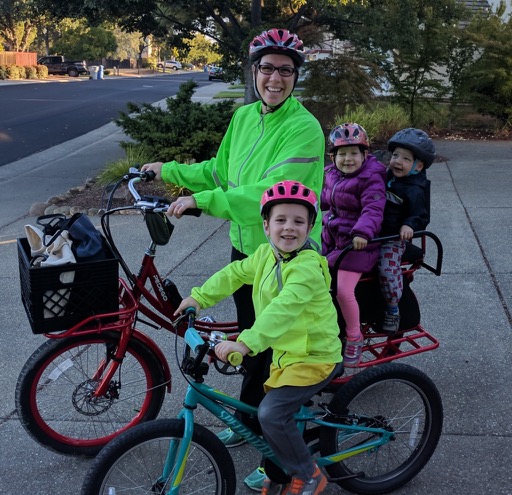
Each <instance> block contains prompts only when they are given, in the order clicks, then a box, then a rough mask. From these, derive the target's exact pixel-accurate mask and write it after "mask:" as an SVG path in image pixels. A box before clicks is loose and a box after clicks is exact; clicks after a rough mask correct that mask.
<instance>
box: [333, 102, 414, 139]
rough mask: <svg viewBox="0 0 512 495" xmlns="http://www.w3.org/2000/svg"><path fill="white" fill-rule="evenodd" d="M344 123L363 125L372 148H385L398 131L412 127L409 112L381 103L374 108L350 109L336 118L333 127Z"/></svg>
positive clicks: (393, 105)
mask: <svg viewBox="0 0 512 495" xmlns="http://www.w3.org/2000/svg"><path fill="white" fill-rule="evenodd" d="M343 122H357V123H358V124H360V125H362V126H363V127H364V128H365V130H366V132H367V133H368V137H369V138H370V140H371V143H372V147H374V146H376V147H382V146H385V144H386V143H387V141H388V139H389V138H390V137H391V136H392V135H393V134H394V133H395V132H396V131H398V130H400V129H403V128H404V127H409V126H410V121H409V116H408V114H407V112H406V111H405V110H404V109H403V108H402V107H400V106H398V105H395V104H390V103H379V104H378V105H376V106H375V107H373V108H372V107H367V106H364V105H358V106H357V107H355V108H354V109H348V110H347V112H345V113H343V114H341V115H337V116H336V117H335V118H334V123H333V127H334V126H336V125H339V124H342V123H343Z"/></svg>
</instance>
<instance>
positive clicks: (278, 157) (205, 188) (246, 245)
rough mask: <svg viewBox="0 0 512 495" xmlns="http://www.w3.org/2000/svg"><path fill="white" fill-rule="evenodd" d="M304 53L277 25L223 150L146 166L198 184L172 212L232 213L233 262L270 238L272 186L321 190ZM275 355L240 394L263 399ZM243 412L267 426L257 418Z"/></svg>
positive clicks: (247, 308)
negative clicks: (304, 96) (267, 195)
mask: <svg viewBox="0 0 512 495" xmlns="http://www.w3.org/2000/svg"><path fill="white" fill-rule="evenodd" d="M304 60H305V54H304V47H303V44H302V41H301V40H300V39H299V38H298V37H297V35H295V34H292V33H290V32H288V31H287V30H286V29H270V30H268V31H264V32H263V33H261V34H260V35H258V36H256V37H255V38H254V39H253V40H252V42H251V43H250V46H249V61H250V63H252V71H253V77H254V87H255V91H256V95H257V96H258V97H259V99H260V101H258V102H256V103H252V104H250V105H245V106H243V107H241V108H239V109H238V110H236V112H235V113H234V115H233V118H232V120H231V123H230V125H229V128H228V130H227V132H226V134H225V136H224V138H223V140H222V143H221V145H220V147H219V150H218V153H217V156H216V157H214V158H212V159H210V160H207V161H204V162H201V163H195V164H193V165H186V164H180V163H178V162H176V161H171V162H168V163H164V164H162V163H151V164H146V165H144V166H143V167H142V170H152V171H154V172H155V173H156V175H157V178H161V179H162V180H163V181H164V182H170V183H174V184H177V185H179V186H183V187H186V188H188V189H190V190H191V191H193V194H192V196H183V197H180V198H178V199H177V200H176V201H175V202H173V203H172V204H171V206H170V208H169V211H168V214H170V215H174V216H176V217H177V218H180V217H181V214H182V213H183V212H184V211H185V210H186V209H188V208H200V209H201V210H203V211H204V212H205V213H207V214H208V215H212V216H214V217H218V218H225V219H227V220H230V222H231V227H230V239H231V244H232V251H231V260H232V261H235V260H241V259H244V258H246V257H247V256H248V255H251V254H253V253H254V252H255V251H256V250H257V248H258V246H260V245H261V244H262V243H264V242H265V241H266V239H265V235H264V233H263V230H262V228H261V220H260V218H259V216H258V211H259V201H260V198H261V195H262V194H263V192H264V191H265V190H267V189H268V188H269V187H271V186H272V185H273V184H275V183H276V182H279V181H282V180H286V179H293V180H297V181H300V182H302V183H303V184H305V185H306V186H307V187H309V188H310V189H312V190H313V191H314V192H315V193H316V194H317V195H319V194H320V191H321V188H322V182H323V168H324V152H325V149H324V135H323V132H322V128H321V126H320V124H319V122H318V121H317V120H316V118H315V117H314V116H313V115H312V114H311V113H310V112H308V111H307V110H306V109H305V108H304V106H303V105H302V104H301V103H300V102H299V101H298V100H297V99H296V98H295V97H294V96H293V95H292V92H293V89H294V88H295V85H296V83H297V79H298V77H299V68H300V67H301V65H302V64H303V63H304ZM320 229H321V225H320V222H317V223H316V224H315V226H314V227H313V229H312V231H311V242H312V245H313V246H314V247H315V249H317V248H318V249H319V246H320ZM251 292H252V288H251V287H250V286H247V285H243V286H242V287H240V288H239V290H237V291H236V293H235V294H234V295H233V296H234V300H235V305H236V309H237V318H238V326H239V329H240V330H245V329H247V328H250V327H251V326H252V324H253V323H254V308H253V305H252V297H251ZM270 361H271V353H270V352H267V353H261V354H258V355H257V356H254V357H250V358H248V359H246V360H245V361H244V367H245V368H246V370H247V373H246V374H245V375H244V378H243V382H242V389H241V392H240V400H242V401H244V402H247V403H248V404H251V405H253V406H258V405H259V403H260V401H261V399H262V398H263V382H264V381H265V380H266V379H267V377H268V370H269V366H270ZM241 419H243V421H244V423H245V424H247V425H248V426H250V427H251V428H253V429H255V430H256V431H259V426H258V425H257V423H256V422H254V421H251V419H250V418H248V417H245V418H241ZM219 437H220V438H221V439H222V441H223V442H224V443H225V444H226V446H228V447H235V446H237V445H241V444H242V443H243V441H242V440H241V437H239V436H238V435H236V434H235V433H233V432H232V431H231V430H229V429H228V430H225V431H223V432H221V434H220V435H219ZM254 475H255V476H254V477H251V478H249V479H247V483H248V484H249V485H250V486H251V487H253V488H256V489H259V488H261V482H262V481H263V479H264V474H262V473H261V470H260V472H259V475H258V472H255V473H254ZM258 480H259V481H258ZM253 483H256V485H254V486H253ZM258 485H259V488H258Z"/></svg>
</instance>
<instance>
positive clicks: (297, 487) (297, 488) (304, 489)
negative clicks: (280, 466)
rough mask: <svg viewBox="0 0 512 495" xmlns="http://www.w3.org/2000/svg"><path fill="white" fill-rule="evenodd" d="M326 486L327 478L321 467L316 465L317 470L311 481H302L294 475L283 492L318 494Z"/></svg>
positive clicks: (304, 494) (306, 494)
mask: <svg viewBox="0 0 512 495" xmlns="http://www.w3.org/2000/svg"><path fill="white" fill-rule="evenodd" d="M326 486H327V478H326V477H325V476H324V475H323V473H322V471H320V469H319V467H318V466H315V472H314V473H313V477H312V478H311V479H310V480H309V481H302V480H301V479H300V478H296V477H295V476H294V477H293V478H292V480H291V481H290V484H288V485H286V488H285V489H284V490H283V492H282V493H283V495H285V494H286V495H318V494H319V493H322V492H323V491H324V489H325V487H326Z"/></svg>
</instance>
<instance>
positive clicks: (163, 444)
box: [81, 419, 236, 495]
mask: <svg viewBox="0 0 512 495" xmlns="http://www.w3.org/2000/svg"><path fill="white" fill-rule="evenodd" d="M183 431H184V422H183V421H181V420H178V419H158V420H155V421H150V422H148V423H144V424H141V425H138V426H136V427H135V428H132V429H131V430H129V431H126V432H125V433H123V435H120V436H119V437H118V438H116V439H115V440H113V441H112V442H111V443H109V444H108V445H107V446H106V447H105V448H104V449H103V450H102V451H101V452H100V454H99V455H98V457H96V459H94V461H93V463H92V465H91V467H90V468H89V471H88V472H87V474H86V476H85V480H84V484H83V486H82V491H81V494H82V495H111V494H112V493H117V494H120V493H123V494H124V493H127V494H128V493H133V494H136V493H137V494H140V493H159V494H164V493H168V492H169V490H170V481H171V478H172V475H173V474H174V472H175V469H176V466H170V470H169V472H168V474H167V476H165V475H164V474H163V473H164V470H165V469H166V460H167V454H168V451H169V446H170V443H171V442H173V441H174V442H180V441H181V439H182V438H183ZM235 491H236V473H235V466H234V464H233V460H232V458H231V456H230V454H229V452H228V450H227V448H226V447H225V446H224V445H223V444H222V442H221V441H220V440H219V439H218V438H217V437H216V435H214V434H213V433H212V432H211V431H209V430H207V429H206V428H205V427H203V426H201V425H198V424H195V425H194V434H193V437H192V443H191V445H190V449H189V451H188V455H187V459H186V466H185V469H184V471H183V477H182V481H181V486H180V495H187V494H197V495H201V494H205V495H206V494H207V495H234V493H235Z"/></svg>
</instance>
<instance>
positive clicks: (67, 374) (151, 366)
mask: <svg viewBox="0 0 512 495" xmlns="http://www.w3.org/2000/svg"><path fill="white" fill-rule="evenodd" d="M119 337H120V334H119V333H116V332H105V333H100V334H95V335H83V336H76V337H69V338H64V339H51V340H47V341H46V342H44V343H43V344H42V345H41V346H40V347H39V348H38V349H37V350H36V351H35V352H34V353H33V354H32V356H31V357H30V358H29V359H28V360H27V362H26V363H25V365H24V366H23V369H22V370H21V373H20V376H19V378H18V382H17V385H16V396H15V402H16V410H17V412H18V417H19V418H20V422H21V424H22V425H23V427H24V428H25V430H26V431H27V432H28V433H29V435H30V436H31V437H32V438H34V440H36V441H37V442H38V443H40V444H41V445H43V446H44V447H46V448H48V449H49V450H53V451H55V452H59V453H61V454H68V455H80V456H94V455H96V454H97V453H98V452H99V451H100V450H101V448H102V447H103V446H104V445H106V444H107V443H108V442H109V441H110V440H112V439H113V438H114V437H115V436H117V435H118V434H119V433H120V432H122V431H124V430H126V429H128V428H131V427H132V426H134V425H136V424H138V423H141V422H144V421H148V420H150V419H154V418H156V416H157V415H158V413H159V412H160V409H161V407H162V403H163V401H164V398H165V390H166V388H165V386H164V385H165V376H164V371H163V368H162V365H161V363H160V361H159V360H158V358H157V357H156V356H155V354H154V353H153V352H152V350H151V349H150V348H149V347H148V346H147V345H146V344H145V343H143V342H141V341H140V340H139V339H137V338H132V339H131V340H130V342H129V344H128V348H127V351H126V355H125V358H124V359H123V363H122V365H121V366H120V368H119V370H118V371H117V372H116V374H115V375H114V377H113V379H112V380H111V386H110V388H109V390H108V392H107V394H105V396H104V397H102V398H101V399H100V400H97V399H96V400H94V401H93V400H91V399H90V394H91V392H92V391H93V390H94V388H95V383H97V378H98V377H95V374H96V373H97V370H98V369H99V368H100V365H101V363H102V362H104V359H105V357H106V355H107V352H109V353H110V352H112V350H113V349H115V348H116V347H117V345H118V342H119Z"/></svg>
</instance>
